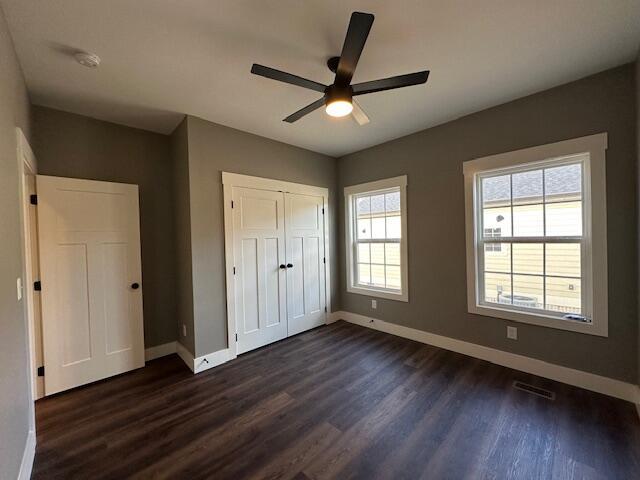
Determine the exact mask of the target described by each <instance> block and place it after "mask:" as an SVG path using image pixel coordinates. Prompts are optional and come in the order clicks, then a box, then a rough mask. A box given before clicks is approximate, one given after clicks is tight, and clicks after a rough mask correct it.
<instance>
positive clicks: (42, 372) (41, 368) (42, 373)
mask: <svg viewBox="0 0 640 480" xmlns="http://www.w3.org/2000/svg"><path fill="white" fill-rule="evenodd" d="M38 376H39V377H44V367H38Z"/></svg>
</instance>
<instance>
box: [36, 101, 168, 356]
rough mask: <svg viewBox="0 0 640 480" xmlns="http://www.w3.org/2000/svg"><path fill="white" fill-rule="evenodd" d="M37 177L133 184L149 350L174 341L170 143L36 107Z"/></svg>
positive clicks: (162, 137)
mask: <svg viewBox="0 0 640 480" xmlns="http://www.w3.org/2000/svg"><path fill="white" fill-rule="evenodd" d="M32 113H33V137H34V141H33V149H34V152H35V154H36V158H37V160H38V168H39V173H41V174H43V175H55V176H60V177H73V178H84V179H90V180H104V181H109V182H122V183H135V184H137V185H139V188H140V237H141V244H142V245H141V248H142V274H143V282H142V289H143V298H144V336H145V345H146V346H147V347H151V346H154V345H160V344H163V343H166V342H171V341H174V340H175V339H176V320H175V317H176V304H175V293H174V292H175V284H176V282H175V261H174V258H175V254H174V243H175V233H174V223H173V222H174V215H173V181H172V177H173V169H172V163H171V150H170V142H169V137H168V136H166V135H160V134H157V133H152V132H147V131H144V130H138V129H135V128H131V127H124V126H121V125H116V124H113V123H108V122H103V121H100V120H95V119H92V118H88V117H84V116H81V115H75V114H72V113H66V112H61V111H59V110H53V109H50V108H45V107H33V109H32Z"/></svg>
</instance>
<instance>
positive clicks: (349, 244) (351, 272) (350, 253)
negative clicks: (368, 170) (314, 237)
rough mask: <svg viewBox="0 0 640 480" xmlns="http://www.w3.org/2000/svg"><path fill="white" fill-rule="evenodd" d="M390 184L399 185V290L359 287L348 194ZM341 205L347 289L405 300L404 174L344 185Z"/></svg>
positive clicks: (407, 286)
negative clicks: (343, 206) (342, 210)
mask: <svg viewBox="0 0 640 480" xmlns="http://www.w3.org/2000/svg"><path fill="white" fill-rule="evenodd" d="M391 188H400V226H401V234H402V238H401V240H400V281H401V290H400V292H398V293H395V292H392V291H390V290H386V289H384V290H380V289H377V288H374V287H363V286H360V285H356V284H355V268H354V267H355V263H354V262H355V258H354V248H353V243H354V242H353V235H354V229H353V221H354V220H353V219H354V212H353V202H352V201H351V196H352V195H358V194H361V193H370V192H377V191H383V190H388V189H391ZM344 205H345V233H346V235H345V241H346V250H345V251H346V255H347V262H346V264H347V268H346V270H347V292H349V293H357V294H360V295H367V296H370V297H378V298H386V299H390V300H398V301H401V302H408V301H409V264H408V262H407V257H408V255H407V250H408V247H407V242H408V238H407V176H406V175H402V176H399V177H393V178H387V179H384V180H377V181H375V182H368V183H361V184H359V185H352V186H350V187H345V189H344Z"/></svg>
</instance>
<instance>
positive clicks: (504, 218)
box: [482, 207, 511, 237]
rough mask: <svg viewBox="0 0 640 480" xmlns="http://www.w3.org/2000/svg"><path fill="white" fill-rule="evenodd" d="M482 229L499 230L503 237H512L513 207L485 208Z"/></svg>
mask: <svg viewBox="0 0 640 480" xmlns="http://www.w3.org/2000/svg"><path fill="white" fill-rule="evenodd" d="M482 222H483V224H482V227H483V228H484V229H485V231H486V229H487V228H492V229H496V228H499V229H500V232H501V234H502V236H503V237H510V236H511V207H500V208H485V209H484V210H483V219H482Z"/></svg>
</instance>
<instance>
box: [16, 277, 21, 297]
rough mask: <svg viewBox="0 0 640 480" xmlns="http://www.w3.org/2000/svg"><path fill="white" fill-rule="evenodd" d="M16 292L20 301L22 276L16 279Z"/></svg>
mask: <svg viewBox="0 0 640 480" xmlns="http://www.w3.org/2000/svg"><path fill="white" fill-rule="evenodd" d="M16 294H17V296H18V301H20V300H22V279H21V278H20V277H18V278H17V279H16Z"/></svg>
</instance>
